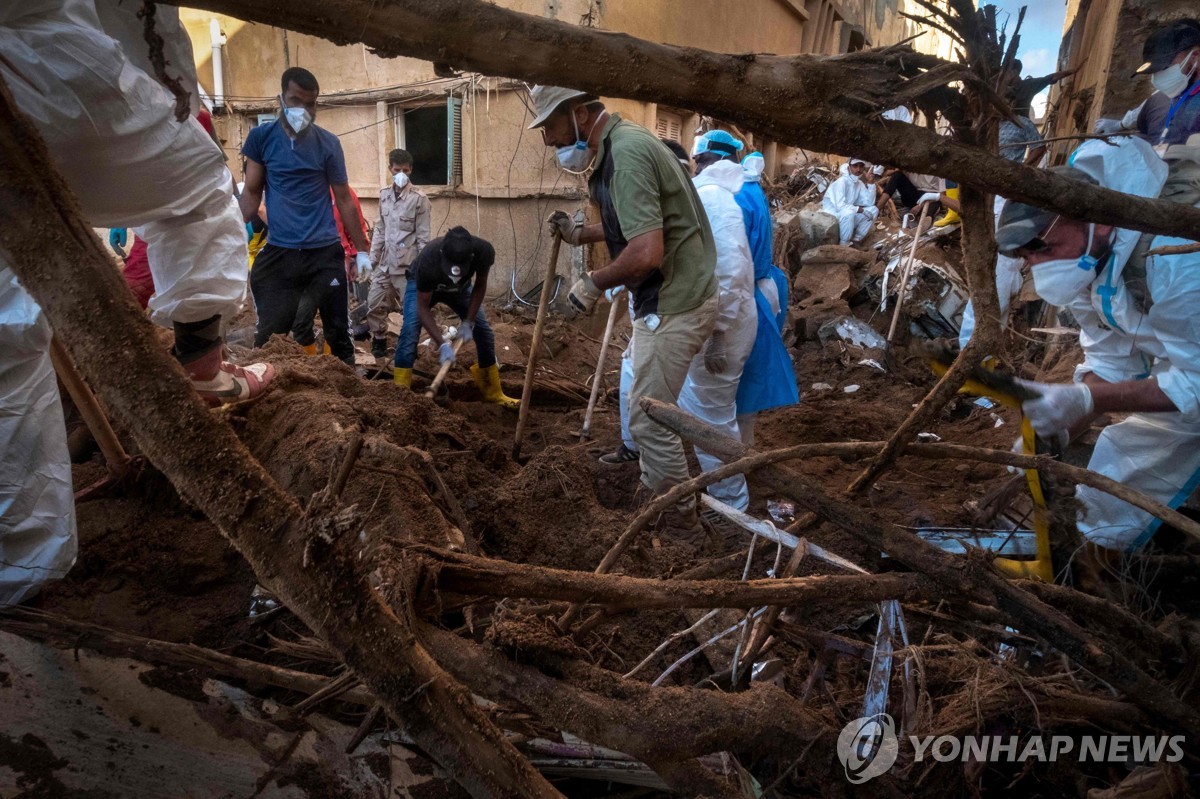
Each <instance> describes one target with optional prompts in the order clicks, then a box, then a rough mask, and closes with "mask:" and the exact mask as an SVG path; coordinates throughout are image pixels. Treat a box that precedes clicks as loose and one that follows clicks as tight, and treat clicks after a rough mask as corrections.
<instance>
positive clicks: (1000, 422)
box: [992, 413, 1004, 430]
mask: <svg viewBox="0 0 1200 799" xmlns="http://www.w3.org/2000/svg"><path fill="white" fill-rule="evenodd" d="M992 418H993V419H995V420H996V423H995V424H994V425H992V429H993V430H995V429H996V428H997V427H1004V420H1003V419H1001V418H1000V417H999V416H997V415H996V414H994V413H993V414H992Z"/></svg>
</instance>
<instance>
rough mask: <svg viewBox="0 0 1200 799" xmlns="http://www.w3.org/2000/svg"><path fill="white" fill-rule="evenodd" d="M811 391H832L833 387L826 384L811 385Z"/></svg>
mask: <svg viewBox="0 0 1200 799" xmlns="http://www.w3.org/2000/svg"><path fill="white" fill-rule="evenodd" d="M812 390H813V391H833V386H831V385H829V384H828V383H813V384H812Z"/></svg>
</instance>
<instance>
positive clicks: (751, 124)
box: [176, 0, 1200, 238]
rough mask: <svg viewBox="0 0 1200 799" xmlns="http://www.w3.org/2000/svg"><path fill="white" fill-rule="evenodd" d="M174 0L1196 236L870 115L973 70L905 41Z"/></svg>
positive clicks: (1194, 216)
mask: <svg viewBox="0 0 1200 799" xmlns="http://www.w3.org/2000/svg"><path fill="white" fill-rule="evenodd" d="M176 4H180V5H182V0H176ZM187 5H188V6H189V7H193V8H202V9H205V10H208V11H215V12H218V13H221V14H230V15H232V16H235V17H238V18H239V19H244V20H249V21H251V22H260V23H263V24H265V25H273V26H277V27H281V28H286V29H288V30H293V31H298V32H300V33H306V34H309V35H311V36H316V37H319V38H322V39H328V40H329V41H332V42H335V43H337V44H349V43H356V42H362V43H364V44H366V45H368V46H369V47H371V48H372V50H374V52H375V53H377V54H378V55H380V56H384V57H396V56H411V57H414V58H422V59H425V60H427V61H433V62H437V63H439V64H445V65H448V66H450V67H454V68H456V69H465V70H473V71H476V72H481V73H483V74H485V75H503V76H507V77H512V78H520V79H521V80H525V81H529V82H530V83H548V84H553V85H558V86H570V87H573V88H576V89H583V90H586V91H590V92H593V93H595V94H598V95H602V96H608V97H625V98H629V99H634V100H644V101H646V102H652V103H662V104H667V105H675V106H679V107H682V108H689V109H692V110H694V111H698V112H701V113H704V114H709V115H711V116H713V117H716V118H717V119H727V120H730V121H732V122H736V123H738V124H740V125H744V126H746V127H748V128H751V129H753V130H754V131H756V132H759V133H762V134H765V135H767V136H769V137H770V138H772V139H774V140H776V141H778V142H780V143H783V144H790V145H794V146H797V147H803V148H805V149H808V150H816V151H818V152H830V153H838V154H841V155H853V156H857V157H859V158H864V159H866V160H868V161H871V162H873V163H877V164H888V165H891V166H896V167H900V168H902V169H904V170H907V171H913V172H920V173H924V174H933V175H939V176H941V177H946V178H951V179H953V180H955V181H958V182H959V183H960V184H963V185H967V186H972V187H974V188H976V189H978V190H980V191H984V192H988V193H992V194H1000V195H1002V196H1004V197H1007V198H1009V199H1011V200H1017V201H1020V202H1028V203H1033V204H1035V205H1040V206H1043V207H1045V208H1049V209H1052V210H1055V211H1058V212H1059V213H1062V214H1066V215H1067V216H1070V217H1072V218H1076V219H1086V220H1089V221H1094V222H1103V223H1106V224H1112V225H1117V226H1120V227H1127V228H1134V229H1136V230H1144V231H1150V232H1154V233H1163V234H1171V235H1178V236H1184V237H1185V238H1200V209H1194V208H1187V207H1183V206H1180V205H1179V204H1177V203H1170V202H1166V201H1163V200H1145V199H1135V198H1133V197H1131V196H1129V195H1126V194H1121V193H1119V192H1114V191H1108V190H1106V189H1101V188H1098V187H1096V186H1092V185H1088V184H1084V183H1081V182H1079V181H1072V180H1068V179H1067V178H1064V177H1061V176H1059V175H1056V174H1053V173H1051V172H1047V171H1045V170H1039V169H1034V168H1032V167H1027V166H1024V165H1022V164H1019V163H1016V162H1013V161H1008V160H1006V159H1004V158H1001V157H1000V156H998V155H996V154H995V153H993V152H989V151H987V150H984V149H981V148H978V147H971V146H969V145H966V144H963V143H960V142H956V141H953V140H951V139H948V138H945V137H943V136H939V135H938V134H936V133H935V132H934V131H932V130H927V129H925V128H921V127H918V126H916V125H908V124H905V123H902V122H892V121H888V120H883V119H879V118H878V112H880V111H883V110H885V109H888V108H891V107H893V106H895V105H897V104H898V103H899V102H900V101H901V99H907V98H911V97H915V96H919V94H920V93H922V92H926V91H927V92H933V91H945V87H946V86H947V85H948V84H949V83H951V82H954V81H970V80H972V79H973V78H974V76H973V74H972V73H971V72H970V71H968V70H966V69H964V68H962V67H960V66H959V65H954V64H947V63H946V62H942V61H939V60H938V59H936V58H934V57H933V56H929V55H925V54H922V53H917V52H915V51H913V50H912V49H911V48H909V47H907V46H894V47H890V48H886V49H883V50H867V51H860V52H857V53H848V54H846V55H842V56H833V57H822V56H811V55H798V56H776V55H755V54H738V55H728V54H722V53H712V52H708V51H705V50H697V49H694V48H689V47H675V46H672V45H666V44H656V43H653V42H648V41H645V40H642V39H637V38H635V37H632V36H628V35H626V34H621V33H612V32H609V31H601V30H597V29H595V28H586V27H581V26H578V25H571V24H567V23H564V22H558V21H555V20H549V19H542V18H539V17H534V16H532V15H529V14H521V13H518V12H516V11H510V10H508V9H505V8H502V7H500V6H498V5H492V4H490V3H485V2H481V0H391V2H389V3H386V4H380V3H376V2H373V0H291V2H278V1H275V2H251V1H250V0H187ZM935 68H936V69H937V71H936V72H934V73H932V74H929V73H928V71H929V70H934V69H935Z"/></svg>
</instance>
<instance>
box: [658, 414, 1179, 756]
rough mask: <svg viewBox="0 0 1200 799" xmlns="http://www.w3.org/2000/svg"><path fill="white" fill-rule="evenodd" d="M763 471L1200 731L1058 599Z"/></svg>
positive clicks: (721, 442)
mask: <svg viewBox="0 0 1200 799" xmlns="http://www.w3.org/2000/svg"><path fill="white" fill-rule="evenodd" d="M641 403H642V408H643V410H645V412H646V413H647V414H648V415H649V416H650V417H651V418H652V419H654V420H655V421H656V422H658V423H659V424H662V425H665V426H666V427H667V428H668V429H670V430H673V431H674V432H676V433H677V434H678V435H679V436H681V437H682V438H683V439H685V440H686V441H689V442H691V443H693V444H697V443H698V444H700V445H702V446H703V447H704V449H705V451H706V452H709V453H711V454H713V455H714V456H715V457H718V458H721V459H723V460H736V459H738V458H742V457H746V456H747V455H750V454H754V451H753V450H751V448H749V447H747V446H746V445H744V444H742V443H741V442H739V441H734V440H733V439H732V438H730V437H729V436H726V435H723V434H722V433H721V432H720V431H718V430H716V429H715V428H713V427H712V426H711V425H707V424H704V423H703V422H701V421H700V420H698V419H696V418H695V417H693V416H691V415H689V414H687V413H685V412H683V411H681V410H679V409H678V408H676V407H674V406H671V405H666V404H664V403H661V402H656V401H654V400H652V399H649V398H643V399H642V400H641ZM757 479H758V480H760V481H761V482H763V483H764V484H765V485H767V486H768V487H769V488H770V489H771V490H772V491H777V492H779V493H780V494H783V495H784V496H787V497H788V498H790V499H792V500H793V501H795V502H797V503H798V504H800V505H802V506H803V507H805V508H807V509H809V510H811V511H812V512H813V513H816V514H817V515H818V516H820V517H822V518H824V519H826V520H828V521H830V522H832V523H833V524H835V525H837V526H838V527H841V528H842V529H843V530H845V531H847V532H849V533H850V534H852V535H854V536H856V537H857V538H859V539H861V540H863V541H865V542H866V543H868V544H870V545H871V546H872V547H875V548H877V549H879V550H880V551H882V552H886V553H888V554H889V555H890V556H892V557H894V558H896V559H897V560H898V561H900V562H901V563H903V564H904V565H906V566H908V567H909V568H910V569H914V570H915V571H919V572H921V573H923V574H926V575H928V576H930V577H932V578H933V579H934V580H936V581H937V582H939V583H941V584H942V585H943V586H944V587H945V588H946V589H948V590H950V591H953V592H955V593H959V594H961V595H962V596H964V597H965V598H969V599H971V600H973V601H975V602H979V603H980V604H984V605H994V606H996V607H998V608H999V609H1000V610H1002V611H1004V612H1005V613H1007V614H1008V615H1009V616H1010V617H1011V619H1012V626H1014V627H1016V628H1017V629H1018V630H1020V631H1021V632H1023V633H1026V634H1036V635H1040V636H1042V637H1043V638H1045V639H1046V640H1047V641H1048V642H1049V643H1050V644H1051V645H1052V646H1054V647H1056V648H1057V649H1059V650H1061V651H1062V652H1064V653H1065V654H1066V655H1067V656H1068V657H1070V658H1071V659H1073V660H1075V661H1076V662H1077V663H1079V664H1080V665H1082V666H1084V667H1085V668H1087V669H1088V670H1090V671H1091V672H1093V673H1094V674H1096V675H1097V676H1098V677H1100V678H1101V679H1103V680H1105V681H1107V682H1108V683H1109V684H1110V685H1112V686H1113V687H1114V688H1116V689H1118V690H1120V691H1123V692H1124V693H1125V694H1126V695H1127V696H1128V697H1129V698H1130V700H1131V701H1133V702H1134V703H1135V704H1137V705H1138V706H1140V707H1141V708H1142V709H1143V710H1145V711H1146V712H1147V713H1148V714H1149V715H1151V716H1154V715H1158V716H1161V717H1162V718H1164V719H1167V720H1169V721H1170V722H1171V723H1172V724H1174V725H1177V726H1178V727H1179V728H1180V729H1183V730H1186V731H1187V733H1188V734H1189V735H1197V734H1200V712H1198V711H1197V708H1196V707H1195V706H1194V705H1193V704H1191V703H1189V702H1186V701H1183V700H1181V699H1180V697H1178V696H1176V694H1175V692H1174V691H1172V690H1171V689H1170V688H1169V687H1168V686H1167V685H1164V684H1163V683H1160V682H1158V681H1156V680H1154V679H1152V678H1151V677H1149V676H1148V675H1147V674H1146V673H1145V672H1143V671H1142V670H1141V669H1140V668H1138V666H1137V665H1136V664H1134V663H1133V662H1132V661H1131V660H1130V659H1129V658H1127V657H1126V656H1125V655H1123V654H1122V653H1121V652H1120V651H1117V650H1115V649H1112V648H1111V647H1105V646H1104V645H1103V644H1102V643H1101V642H1100V641H1098V640H1097V639H1096V638H1095V637H1094V636H1091V635H1089V634H1088V633H1087V631H1085V630H1084V629H1083V628H1081V627H1080V626H1079V625H1078V624H1076V623H1075V622H1074V621H1072V620H1071V619H1070V618H1068V617H1067V616H1066V615H1064V614H1063V613H1062V612H1060V611H1059V610H1057V609H1055V608H1053V607H1050V606H1049V605H1047V604H1045V603H1044V602H1042V601H1041V600H1039V599H1037V598H1036V597H1034V596H1033V595H1032V594H1030V593H1029V592H1027V591H1025V590H1024V589H1022V588H1021V587H1019V586H1018V585H1016V584H1014V583H1013V582H1011V581H1009V580H1007V579H1006V578H1004V577H1001V576H1000V575H998V574H996V573H995V572H993V571H992V569H991V567H990V565H988V564H987V563H986V561H984V560H983V559H981V558H969V557H968V558H962V557H955V556H953V555H949V554H947V553H945V552H943V551H941V550H940V549H938V548H937V547H934V546H933V545H931V544H928V543H926V542H925V541H922V540H921V539H920V538H918V537H916V536H914V535H912V533H910V532H908V531H907V530H903V529H901V528H899V527H896V526H895V525H891V524H886V523H884V522H881V521H879V520H878V519H876V518H875V517H873V516H871V515H870V514H868V513H865V512H863V511H862V510H860V509H858V508H857V507H855V506H853V505H850V504H848V503H845V502H841V501H838V500H835V499H833V498H832V497H830V496H828V495H827V494H826V493H825V492H823V491H822V490H821V489H820V488H819V487H818V486H816V485H815V484H813V483H812V482H811V481H810V480H807V479H805V478H804V477H802V476H800V475H799V474H797V473H796V472H794V471H792V470H790V469H787V468H785V467H781V466H768V467H766V468H764V469H762V470H760V471H759V472H758V473H757Z"/></svg>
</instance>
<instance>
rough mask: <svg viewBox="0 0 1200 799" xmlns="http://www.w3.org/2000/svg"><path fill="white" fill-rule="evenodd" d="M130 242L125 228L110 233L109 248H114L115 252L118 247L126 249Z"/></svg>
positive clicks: (116, 228)
mask: <svg viewBox="0 0 1200 799" xmlns="http://www.w3.org/2000/svg"><path fill="white" fill-rule="evenodd" d="M128 240H129V234H128V233H126V231H125V228H123V227H115V228H113V229H112V230H110V231H108V246H110V247H112V248H113V249H114V250H115V249H116V248H118V247H121V248H124V247H125V243H126V242H127V241H128Z"/></svg>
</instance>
